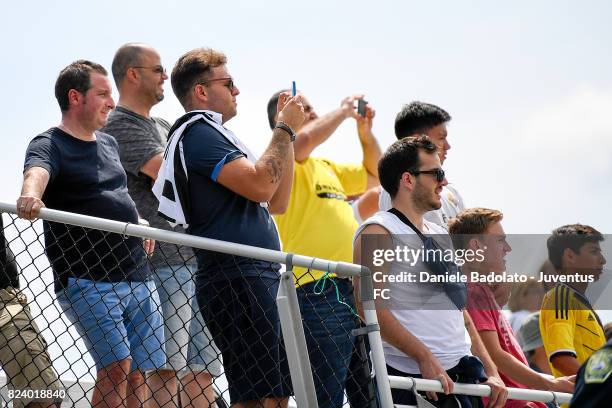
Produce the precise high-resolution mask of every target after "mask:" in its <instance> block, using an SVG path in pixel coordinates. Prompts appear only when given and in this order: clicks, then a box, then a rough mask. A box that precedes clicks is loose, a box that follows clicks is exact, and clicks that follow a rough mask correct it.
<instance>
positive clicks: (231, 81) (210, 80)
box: [199, 77, 235, 92]
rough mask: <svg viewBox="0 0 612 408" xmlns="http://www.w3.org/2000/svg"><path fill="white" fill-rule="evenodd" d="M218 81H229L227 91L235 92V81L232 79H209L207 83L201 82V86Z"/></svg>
mask: <svg viewBox="0 0 612 408" xmlns="http://www.w3.org/2000/svg"><path fill="white" fill-rule="evenodd" d="M217 81H227V83H226V84H224V85H225V86H227V89H229V90H230V92H234V88H235V86H234V79H233V78H232V77H226V78H215V79H209V80H207V81H202V82H199V84H200V85H206V84H208V83H210V82H217Z"/></svg>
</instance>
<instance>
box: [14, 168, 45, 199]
mask: <svg viewBox="0 0 612 408" xmlns="http://www.w3.org/2000/svg"><path fill="white" fill-rule="evenodd" d="M48 182H49V172H47V170H46V169H43V168H42V167H30V168H29V169H28V170H27V171H26V173H25V174H24V176H23V186H22V187H21V195H22V196H28V197H36V198H39V199H40V198H42V196H43V193H44V192H45V188H47V183H48Z"/></svg>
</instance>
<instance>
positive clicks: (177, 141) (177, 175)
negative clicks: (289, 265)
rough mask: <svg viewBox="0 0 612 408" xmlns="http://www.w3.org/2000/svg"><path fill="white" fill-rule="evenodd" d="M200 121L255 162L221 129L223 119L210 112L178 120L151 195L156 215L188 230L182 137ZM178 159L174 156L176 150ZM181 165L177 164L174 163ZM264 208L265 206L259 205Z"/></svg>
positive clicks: (240, 145) (232, 134) (236, 141)
mask: <svg viewBox="0 0 612 408" xmlns="http://www.w3.org/2000/svg"><path fill="white" fill-rule="evenodd" d="M199 120H203V121H204V122H206V123H207V124H209V125H210V126H212V127H213V128H214V129H216V130H217V131H219V133H221V134H222V135H223V136H224V137H225V138H226V139H227V140H228V141H229V142H230V143H231V144H232V145H234V146H235V147H236V148H237V149H238V150H240V151H241V152H242V153H244V154H245V156H246V157H247V159H248V160H249V161H251V162H252V163H256V162H257V157H256V156H255V155H254V154H253V153H252V152H251V151H250V150H249V148H248V147H246V145H245V144H244V143H242V141H241V140H240V139H238V137H237V136H236V135H235V134H234V132H232V131H231V130H229V129H226V128H224V127H223V126H222V121H221V120H222V115H221V114H220V113H217V112H213V111H209V110H196V111H191V112H187V113H186V114H185V115H183V116H182V117H180V118H179V119H178V120H177V121H176V123H175V124H174V125H173V126H172V129H171V130H170V139H169V141H168V145H167V146H166V152H165V153H164V159H163V161H162V164H161V167H160V168H159V172H158V173H157V179H156V180H155V184H154V185H153V194H154V195H155V197H157V199H158V200H159V208H158V212H159V214H160V215H161V216H162V217H164V218H165V219H167V220H168V221H169V222H170V223H171V224H172V225H177V224H179V225H183V226H184V227H185V228H187V227H188V226H189V224H188V220H187V218H186V216H185V213H188V194H187V165H186V164H185V155H184V152H183V133H184V131H185V129H187V127H188V126H190V125H191V124H192V123H194V122H196V121H199ZM177 146H178V148H179V150H178V156H177V150H176V148H177ZM177 161H180V162H177ZM260 205H261V206H262V207H267V206H268V204H267V203H260Z"/></svg>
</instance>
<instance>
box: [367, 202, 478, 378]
mask: <svg viewBox="0 0 612 408" xmlns="http://www.w3.org/2000/svg"><path fill="white" fill-rule="evenodd" d="M371 224H376V225H380V226H382V227H383V228H385V229H386V230H387V231H389V232H390V234H391V236H392V239H393V245H394V247H395V246H401V247H404V246H405V247H408V248H411V249H414V250H417V249H421V248H422V246H423V244H422V241H421V239H420V238H419V236H418V235H417V234H416V233H415V232H414V231H413V230H412V228H410V227H409V226H407V225H406V224H404V223H403V222H402V221H401V220H400V219H399V218H397V217H396V216H395V215H394V214H391V213H389V212H386V211H380V212H377V213H376V214H374V215H373V216H372V217H370V218H368V219H367V220H366V221H365V222H364V223H363V225H361V226H360V227H359V229H358V230H357V233H356V234H355V239H356V238H357V236H358V235H359V234H360V233H361V232H362V231H363V229H364V228H365V227H366V226H368V225H371ZM423 226H424V231H423V232H424V233H425V234H429V235H434V234H435V235H446V236H448V232H446V230H445V229H443V228H442V227H440V226H438V225H436V224H434V223H433V222H429V221H427V220H424V221H423ZM436 240H439V239H438V238H437V237H436ZM422 271H428V269H427V267H426V266H425V264H424V263H423V262H421V260H417V262H416V263H415V264H414V266H410V264H406V263H400V262H395V261H393V262H390V263H389V270H388V274H393V275H396V276H399V275H400V274H401V273H402V272H413V273H415V274H416V275H419V273H420V272H422ZM372 272H373V273H374V272H376V271H372ZM417 281H418V279H417ZM386 288H388V289H389V295H390V297H391V299H390V300H389V303H391V304H395V305H398V304H399V305H401V308H399V307H395V308H394V309H391V310H390V312H391V313H392V314H393V316H394V317H395V318H396V319H397V320H398V322H399V323H400V324H401V325H402V326H403V327H404V328H406V330H408V331H409V332H410V333H412V334H413V335H414V336H415V337H416V338H418V339H419V340H420V341H421V342H422V343H423V344H425V346H426V347H427V348H429V350H430V351H431V352H432V354H433V355H434V356H436V358H437V359H438V360H439V361H440V364H441V365H442V367H443V368H444V369H445V370H448V369H451V368H453V367H454V366H456V365H457V363H458V362H459V360H460V359H461V358H462V357H463V356H466V355H471V352H470V348H471V340H470V336H469V334H468V332H467V329H466V328H465V321H464V319H463V312H462V311H460V310H457V308H456V307H454V305H453V303H452V301H451V300H450V299H449V297H448V296H447V295H446V293H445V292H444V288H443V287H442V285H441V284H434V283H417V282H415V283H405V282H403V283H395V282H387V283H386ZM383 349H384V352H385V359H386V361H387V364H389V365H390V366H391V367H393V368H395V369H397V370H400V371H403V372H405V373H408V374H420V370H419V366H418V364H417V362H416V361H415V360H413V359H412V358H411V357H409V356H407V355H406V354H405V353H404V352H402V351H401V350H399V349H397V348H396V347H394V346H392V345H390V344H389V343H387V342H385V341H383Z"/></svg>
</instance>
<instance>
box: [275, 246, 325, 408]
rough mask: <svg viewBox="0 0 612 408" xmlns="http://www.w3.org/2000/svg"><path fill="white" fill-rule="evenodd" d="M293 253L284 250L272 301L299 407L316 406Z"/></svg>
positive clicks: (316, 407)
mask: <svg viewBox="0 0 612 408" xmlns="http://www.w3.org/2000/svg"><path fill="white" fill-rule="evenodd" d="M292 258H293V255H292V254H288V255H287V260H286V263H285V264H286V265H287V267H286V270H285V271H284V272H283V273H281V278H280V284H279V288H278V294H277V296H276V304H277V305H278V314H279V316H280V322H281V329H282V332H283V341H284V342H285V349H286V352H287V360H288V362H289V371H290V372H291V383H292V384H293V392H294V393H295V400H296V402H297V406H298V407H299V408H302V407H309V408H310V407H312V408H318V406H319V405H318V403H317V393H316V390H315V386H314V380H313V378H312V371H311V367H310V358H309V355H308V348H307V346H306V337H305V335H304V325H303V324H302V315H301V313H300V306H299V303H298V298H297V292H296V291H295V281H294V279H293V261H292Z"/></svg>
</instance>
